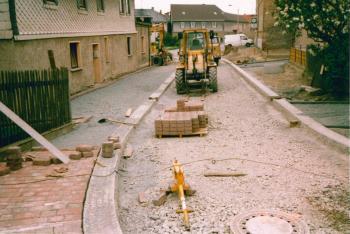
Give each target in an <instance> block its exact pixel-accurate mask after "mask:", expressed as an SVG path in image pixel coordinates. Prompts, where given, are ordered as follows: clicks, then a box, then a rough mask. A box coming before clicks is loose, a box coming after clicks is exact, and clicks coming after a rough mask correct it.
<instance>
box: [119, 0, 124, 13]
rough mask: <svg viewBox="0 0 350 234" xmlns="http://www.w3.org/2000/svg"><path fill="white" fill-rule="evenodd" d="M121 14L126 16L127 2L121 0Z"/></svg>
mask: <svg viewBox="0 0 350 234" xmlns="http://www.w3.org/2000/svg"><path fill="white" fill-rule="evenodd" d="M119 12H120V13H121V14H125V0H119Z"/></svg>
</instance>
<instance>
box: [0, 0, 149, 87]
mask: <svg viewBox="0 0 350 234" xmlns="http://www.w3.org/2000/svg"><path fill="white" fill-rule="evenodd" d="M148 45H149V27H148V26H145V25H142V24H135V18H134V1H133V0H74V1H72V0H0V51H1V52H0V53H1V56H0V70H30V69H35V70H41V69H49V68H53V67H58V68H59V67H67V68H68V69H69V80H70V93H71V94H74V93H77V92H80V91H82V90H84V89H87V88H89V87H91V86H93V85H95V84H96V83H101V82H104V81H106V80H108V79H113V78H116V77H118V76H120V75H122V74H125V73H129V72H132V71H135V70H137V69H139V68H142V67H145V66H149V49H147V48H148Z"/></svg>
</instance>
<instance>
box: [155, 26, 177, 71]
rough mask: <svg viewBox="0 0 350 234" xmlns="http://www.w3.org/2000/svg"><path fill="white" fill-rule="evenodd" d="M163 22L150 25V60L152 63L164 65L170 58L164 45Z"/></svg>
mask: <svg viewBox="0 0 350 234" xmlns="http://www.w3.org/2000/svg"><path fill="white" fill-rule="evenodd" d="M164 34H165V30H164V24H163V23H160V24H153V25H152V27H151V62H152V64H154V65H159V66H162V65H166V64H167V63H168V61H169V60H171V59H172V56H171V54H170V53H169V52H168V51H167V50H166V49H165V47H164Z"/></svg>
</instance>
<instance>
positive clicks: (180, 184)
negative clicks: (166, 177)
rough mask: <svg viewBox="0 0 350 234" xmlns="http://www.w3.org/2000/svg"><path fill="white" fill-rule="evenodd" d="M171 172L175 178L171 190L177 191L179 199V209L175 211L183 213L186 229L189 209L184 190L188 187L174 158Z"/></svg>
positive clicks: (179, 165)
mask: <svg viewBox="0 0 350 234" xmlns="http://www.w3.org/2000/svg"><path fill="white" fill-rule="evenodd" d="M173 174H174V179H175V184H173V185H172V186H171V190H172V192H177V193H178V196H179V200H180V203H181V210H179V211H177V213H183V214H184V224H185V228H186V229H187V230H189V229H190V220H189V217H188V213H189V212H190V210H189V209H188V208H187V205H186V200H185V190H186V189H188V188H189V186H188V185H187V184H185V176H184V171H183V168H182V166H181V164H180V163H179V162H178V161H177V160H175V161H174V163H173Z"/></svg>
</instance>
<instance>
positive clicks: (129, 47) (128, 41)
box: [126, 37, 131, 56]
mask: <svg viewBox="0 0 350 234" xmlns="http://www.w3.org/2000/svg"><path fill="white" fill-rule="evenodd" d="M126 42H127V47H128V55H129V56H130V55H131V37H127V38H126Z"/></svg>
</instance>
